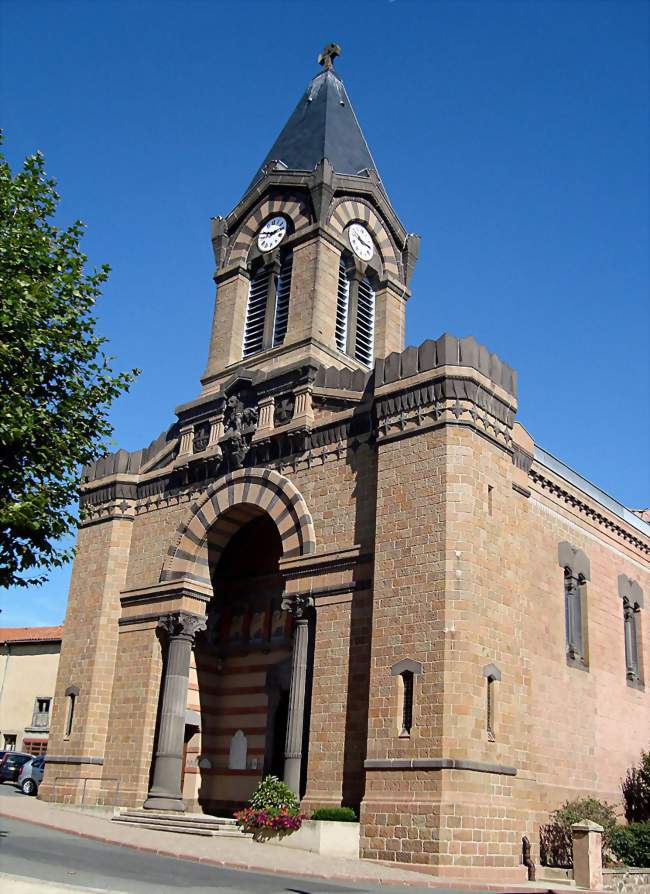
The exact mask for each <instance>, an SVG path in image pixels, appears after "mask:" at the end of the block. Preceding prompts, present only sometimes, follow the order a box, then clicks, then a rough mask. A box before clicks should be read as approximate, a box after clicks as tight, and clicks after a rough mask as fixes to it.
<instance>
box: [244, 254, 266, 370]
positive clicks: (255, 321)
mask: <svg viewBox="0 0 650 894" xmlns="http://www.w3.org/2000/svg"><path fill="white" fill-rule="evenodd" d="M270 275H271V271H270V269H269V268H263V269H262V270H260V271H259V273H258V274H257V275H256V276H254V277H253V279H252V280H251V284H250V288H249V291H248V306H247V308H246V328H245V330H244V347H243V351H242V353H243V356H244V357H248V356H249V355H250V354H256V353H257V352H258V351H261V350H262V348H263V346H264V316H265V314H266V302H267V299H268V294H269V277H270Z"/></svg>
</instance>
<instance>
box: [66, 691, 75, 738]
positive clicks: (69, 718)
mask: <svg viewBox="0 0 650 894" xmlns="http://www.w3.org/2000/svg"><path fill="white" fill-rule="evenodd" d="M67 700H68V712H67V715H66V720H65V738H66V739H69V738H70V735H71V734H72V727H73V724H74V710H75V706H76V701H77V696H76V695H75V693H74V692H71V693H70V694H69V695H68V696H67Z"/></svg>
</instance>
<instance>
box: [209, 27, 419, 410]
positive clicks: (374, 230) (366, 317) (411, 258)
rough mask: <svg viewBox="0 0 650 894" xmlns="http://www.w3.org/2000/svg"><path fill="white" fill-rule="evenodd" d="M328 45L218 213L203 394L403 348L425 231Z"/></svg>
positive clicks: (347, 364) (354, 363)
mask: <svg viewBox="0 0 650 894" xmlns="http://www.w3.org/2000/svg"><path fill="white" fill-rule="evenodd" d="M339 54H340V48H339V47H338V46H337V45H336V44H330V45H329V46H327V47H326V48H325V50H324V51H323V53H321V55H320V56H319V60H318V61H319V63H320V64H321V65H322V66H323V70H322V71H321V72H319V73H318V74H317V75H316V76H315V77H314V78H313V80H312V81H311V82H310V84H309V85H308V87H307V89H306V90H305V92H304V94H303V95H302V97H301V98H300V100H299V102H298V104H297V106H296V108H295V109H294V111H293V113H292V115H291V116H290V118H289V120H288V121H287V123H286V124H285V126H284V128H283V129H282V131H281V132H280V134H279V136H278V138H277V139H276V141H275V142H274V144H273V146H272V147H271V149H270V151H269V152H268V154H267V156H266V158H265V159H264V161H263V162H262V164H261V166H260V167H259V169H258V170H257V172H256V173H255V176H254V177H253V179H252V181H251V183H250V185H249V186H248V189H247V190H246V192H245V194H244V196H243V198H242V199H241V201H240V202H239V203H238V204H237V206H236V207H235V208H234V209H233V210H232V211H231V212H230V214H228V215H227V216H226V217H216V218H213V220H212V245H213V248H214V256H215V261H216V273H215V275H214V279H215V282H216V285H217V298H216V301H215V311H214V317H213V324H212V334H211V339H210V349H209V355H208V363H207V367H206V370H205V373H204V374H203V377H202V380H201V381H202V384H203V388H204V393H206V394H207V393H213V392H215V391H217V390H219V389H220V388H221V386H222V385H223V383H224V382H226V381H227V380H229V379H230V378H231V377H232V376H233V375H234V374H239V373H241V371H242V369H246V370H247V371H248V372H249V373H256V372H270V371H272V370H273V371H280V370H281V369H283V368H285V367H294V366H295V365H304V364H311V365H314V366H325V367H332V366H334V367H339V368H346V369H350V370H352V371H355V370H369V369H371V368H372V367H373V365H374V362H375V360H376V359H378V358H383V357H386V356H387V355H388V354H390V353H391V352H393V351H401V350H403V348H404V323H405V307H406V301H407V299H408V297H409V295H410V292H409V288H408V284H409V281H410V278H411V274H412V272H413V268H414V265H415V261H416V259H417V254H418V248H419V237H417V236H414V235H410V234H408V233H407V232H406V230H405V229H404V227H403V225H402V223H401V222H400V220H399V218H398V217H397V215H396V213H395V211H394V210H393V208H392V206H391V204H390V201H389V199H388V195H387V194H386V190H385V189H384V185H383V183H382V181H381V178H380V176H379V174H378V172H377V168H376V165H375V163H374V161H373V158H372V155H371V154H370V150H369V148H368V145H367V143H366V140H365V138H364V136H363V133H362V131H361V128H360V126H359V122H358V120H357V117H356V115H355V113H354V110H353V108H352V105H351V103H350V99H349V97H348V94H347V91H346V89H345V87H344V85H343V82H342V80H341V79H340V77H339V76H338V74H337V73H336V72H335V71H334V68H333V62H334V59H335V57H336V56H338V55H339Z"/></svg>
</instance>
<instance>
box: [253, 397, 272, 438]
mask: <svg viewBox="0 0 650 894" xmlns="http://www.w3.org/2000/svg"><path fill="white" fill-rule="evenodd" d="M274 409H275V398H273V397H263V398H262V400H261V401H260V402H259V404H258V410H259V422H258V424H257V432H256V434H257V435H258V437H259V435H260V434H264V433H267V432H271V431H273V411H274Z"/></svg>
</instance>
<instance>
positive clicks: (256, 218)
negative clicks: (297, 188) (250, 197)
mask: <svg viewBox="0 0 650 894" xmlns="http://www.w3.org/2000/svg"><path fill="white" fill-rule="evenodd" d="M274 214H282V215H283V217H288V218H289V219H290V220H291V222H292V223H293V228H294V230H299V229H301V228H302V227H306V226H309V224H310V223H311V219H310V217H309V214H308V212H307V211H306V209H305V206H304V203H303V202H302V201H301V200H300V199H298V198H295V197H294V198H290V197H287V196H276V197H274V196H270V197H269V198H267V199H266V200H265V201H264V202H262V204H261V205H258V206H257V208H256V209H255V211H254V212H253V213H252V214H251V215H250V217H248V218H247V219H246V221H245V222H244V224H243V225H242V226H241V227H240V228H239V230H238V232H237V234H236V236H235V238H234V240H233V246H232V248H231V250H230V256H229V258H228V264H244V263H246V257H247V255H248V252H249V249H250V247H251V245H252V243H253V240H254V239H255V236H256V235H257V233H258V231H259V229H260V227H261V226H262V224H263V222H264V221H265V220H266V218H267V217H273V215H274Z"/></svg>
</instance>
